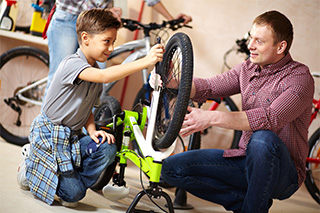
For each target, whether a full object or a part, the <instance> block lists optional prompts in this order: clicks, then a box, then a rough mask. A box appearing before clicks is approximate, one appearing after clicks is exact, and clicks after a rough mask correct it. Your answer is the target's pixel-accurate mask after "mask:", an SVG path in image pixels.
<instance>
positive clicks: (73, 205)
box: [54, 195, 79, 208]
mask: <svg viewBox="0 0 320 213" xmlns="http://www.w3.org/2000/svg"><path fill="white" fill-rule="evenodd" d="M54 200H56V201H58V202H59V203H60V204H61V205H62V206H64V207H68V208H75V207H77V206H78V204H79V202H74V203H70V202H67V201H64V200H62V199H61V198H60V197H58V195H54Z"/></svg>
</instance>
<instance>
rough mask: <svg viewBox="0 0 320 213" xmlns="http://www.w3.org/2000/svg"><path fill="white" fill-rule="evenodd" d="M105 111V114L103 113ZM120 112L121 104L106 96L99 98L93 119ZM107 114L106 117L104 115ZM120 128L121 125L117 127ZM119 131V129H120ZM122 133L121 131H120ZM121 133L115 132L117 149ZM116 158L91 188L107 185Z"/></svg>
mask: <svg viewBox="0 0 320 213" xmlns="http://www.w3.org/2000/svg"><path fill="white" fill-rule="evenodd" d="M105 112H107V114H105ZM120 112H121V106H120V103H119V101H118V100H117V99H116V98H115V97H113V96H106V97H104V99H103V100H101V104H100V106H99V107H98V108H97V109H96V110H95V111H94V114H93V116H94V120H95V121H98V120H100V119H106V118H108V117H113V115H115V114H117V113H120ZM106 116H107V117H106ZM119 128H121V127H119ZM120 131H121V130H120ZM121 133H122V131H121ZM120 135H121V134H117V135H116V136H115V137H116V143H117V149H118V151H119V148H120V147H119V144H120V146H121V142H122V136H120ZM117 163H118V162H117V160H115V161H114V162H113V163H112V164H110V165H109V166H108V167H106V169H105V170H104V171H103V172H102V173H101V175H100V176H99V178H98V180H97V181H96V182H95V183H94V184H93V185H92V186H91V187H90V188H91V189H92V190H94V191H97V190H101V189H102V188H103V187H104V186H105V185H107V184H108V183H109V181H110V179H111V178H112V176H113V174H114V171H115V168H116V166H117Z"/></svg>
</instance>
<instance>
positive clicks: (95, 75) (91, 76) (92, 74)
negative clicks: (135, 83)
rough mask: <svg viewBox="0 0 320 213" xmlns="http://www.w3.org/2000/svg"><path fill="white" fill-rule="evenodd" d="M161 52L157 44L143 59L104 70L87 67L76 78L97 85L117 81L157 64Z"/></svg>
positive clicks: (161, 54)
mask: <svg viewBox="0 0 320 213" xmlns="http://www.w3.org/2000/svg"><path fill="white" fill-rule="evenodd" d="M163 52H164V49H163V46H162V45H161V44H157V45H155V46H153V47H152V49H151V50H150V53H149V54H148V55H147V56H145V57H144V58H141V59H139V60H136V61H133V62H130V63H126V64H120V65H115V66H112V67H108V68H106V69H97V68H93V67H89V68H86V69H84V70H83V71H82V72H81V73H80V74H79V76H78V78H79V79H81V80H84V81H90V82H97V83H109V82H113V81H117V80H120V79H122V78H124V77H126V76H128V75H131V74H133V73H135V72H138V71H140V70H142V69H144V68H148V67H151V66H154V65H155V64H156V63H157V62H159V61H162V57H163Z"/></svg>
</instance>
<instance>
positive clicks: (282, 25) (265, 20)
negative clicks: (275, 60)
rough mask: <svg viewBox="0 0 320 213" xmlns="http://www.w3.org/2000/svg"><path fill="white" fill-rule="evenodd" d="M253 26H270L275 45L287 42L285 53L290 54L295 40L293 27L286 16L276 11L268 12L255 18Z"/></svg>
mask: <svg viewBox="0 0 320 213" xmlns="http://www.w3.org/2000/svg"><path fill="white" fill-rule="evenodd" d="M253 24H257V25H268V26H270V28H271V30H272V33H273V37H274V42H275V44H277V43H278V42H281V41H286V42H287V48H286V50H285V53H288V52H289V49H290V47H291V44H292V40H293V26H292V24H291V22H290V20H289V19H288V18H287V17H286V16H285V15H283V14H282V13H280V12H278V11H275V10H272V11H268V12H265V13H263V14H261V15H259V16H258V17H257V18H255V20H254V21H253Z"/></svg>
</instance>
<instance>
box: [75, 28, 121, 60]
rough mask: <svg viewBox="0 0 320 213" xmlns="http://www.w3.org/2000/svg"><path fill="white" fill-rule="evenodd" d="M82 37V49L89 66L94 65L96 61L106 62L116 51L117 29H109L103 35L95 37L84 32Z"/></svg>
mask: <svg viewBox="0 0 320 213" xmlns="http://www.w3.org/2000/svg"><path fill="white" fill-rule="evenodd" d="M81 36H82V45H81V46H80V48H81V50H82V52H83V53H84V55H85V56H86V58H87V60H88V62H89V64H91V65H93V64H94V62H95V61H99V62H105V61H106V60H107V58H108V57H109V55H110V54H111V52H112V51H113V50H114V42H115V40H116V38H117V29H108V30H106V31H105V32H103V33H100V34H95V35H90V34H88V33H86V32H83V33H82V34H81Z"/></svg>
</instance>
